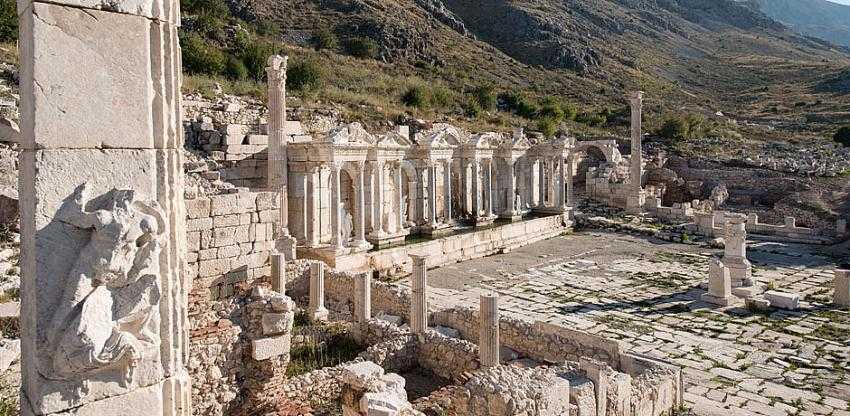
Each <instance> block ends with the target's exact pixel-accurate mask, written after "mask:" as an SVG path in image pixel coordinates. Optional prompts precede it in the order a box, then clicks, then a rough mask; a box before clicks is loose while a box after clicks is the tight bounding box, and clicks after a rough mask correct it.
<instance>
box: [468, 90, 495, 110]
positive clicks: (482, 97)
mask: <svg viewBox="0 0 850 416" xmlns="http://www.w3.org/2000/svg"><path fill="white" fill-rule="evenodd" d="M470 96H471V98H472V99H473V100H474V101H475V102H477V103H478V106H479V107H480V108H481V109H482V110H486V111H493V110H495V109H496V93H495V92H494V91H493V87H491V86H479V87H475V88H474V89H473V90H472V93H471V94H470Z"/></svg>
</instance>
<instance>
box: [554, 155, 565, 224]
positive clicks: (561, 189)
mask: <svg viewBox="0 0 850 416" xmlns="http://www.w3.org/2000/svg"><path fill="white" fill-rule="evenodd" d="M564 175H565V172H564V156H560V157H558V192H556V194H557V195H558V203H557V205H556V207H558V208H560V209H561V210H562V211H563V210H564V209H566V207H567V204H566V203H567V198H566V184H565V183H564Z"/></svg>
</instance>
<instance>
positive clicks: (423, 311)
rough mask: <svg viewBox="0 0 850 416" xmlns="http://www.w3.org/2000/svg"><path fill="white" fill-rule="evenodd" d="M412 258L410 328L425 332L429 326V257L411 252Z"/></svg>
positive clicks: (417, 331) (414, 331) (415, 331)
mask: <svg viewBox="0 0 850 416" xmlns="http://www.w3.org/2000/svg"><path fill="white" fill-rule="evenodd" d="M410 258H411V259H412V260H413V274H411V275H410V279H411V280H412V282H411V286H412V288H413V291H412V297H411V299H410V329H411V331H413V333H414V334H424V333H425V329H427V328H428V293H427V287H428V265H427V261H428V257H426V256H420V255H416V254H411V255H410Z"/></svg>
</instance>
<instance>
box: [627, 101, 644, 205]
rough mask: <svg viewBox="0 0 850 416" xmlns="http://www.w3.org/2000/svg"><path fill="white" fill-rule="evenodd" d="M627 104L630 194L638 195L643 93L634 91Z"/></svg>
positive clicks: (639, 186)
mask: <svg viewBox="0 0 850 416" xmlns="http://www.w3.org/2000/svg"><path fill="white" fill-rule="evenodd" d="M629 104H630V105H631V110H632V155H631V158H630V160H629V162H630V163H631V174H630V176H631V178H630V180H631V184H632V192H633V193H635V194H638V193H640V190H641V163H642V157H643V156H642V154H641V147H642V146H641V130H642V126H641V117H642V112H643V92H641V91H636V92H634V93H632V95H631V96H630V97H629Z"/></svg>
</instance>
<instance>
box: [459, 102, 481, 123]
mask: <svg viewBox="0 0 850 416" xmlns="http://www.w3.org/2000/svg"><path fill="white" fill-rule="evenodd" d="M481 111H482V109H481V104H479V103H478V100H476V99H474V98H472V97H467V100H466V104H465V105H464V106H463V112H464V113H465V114H466V115H467V116H468V117H472V118H476V117H478V116H479V115H481Z"/></svg>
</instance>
